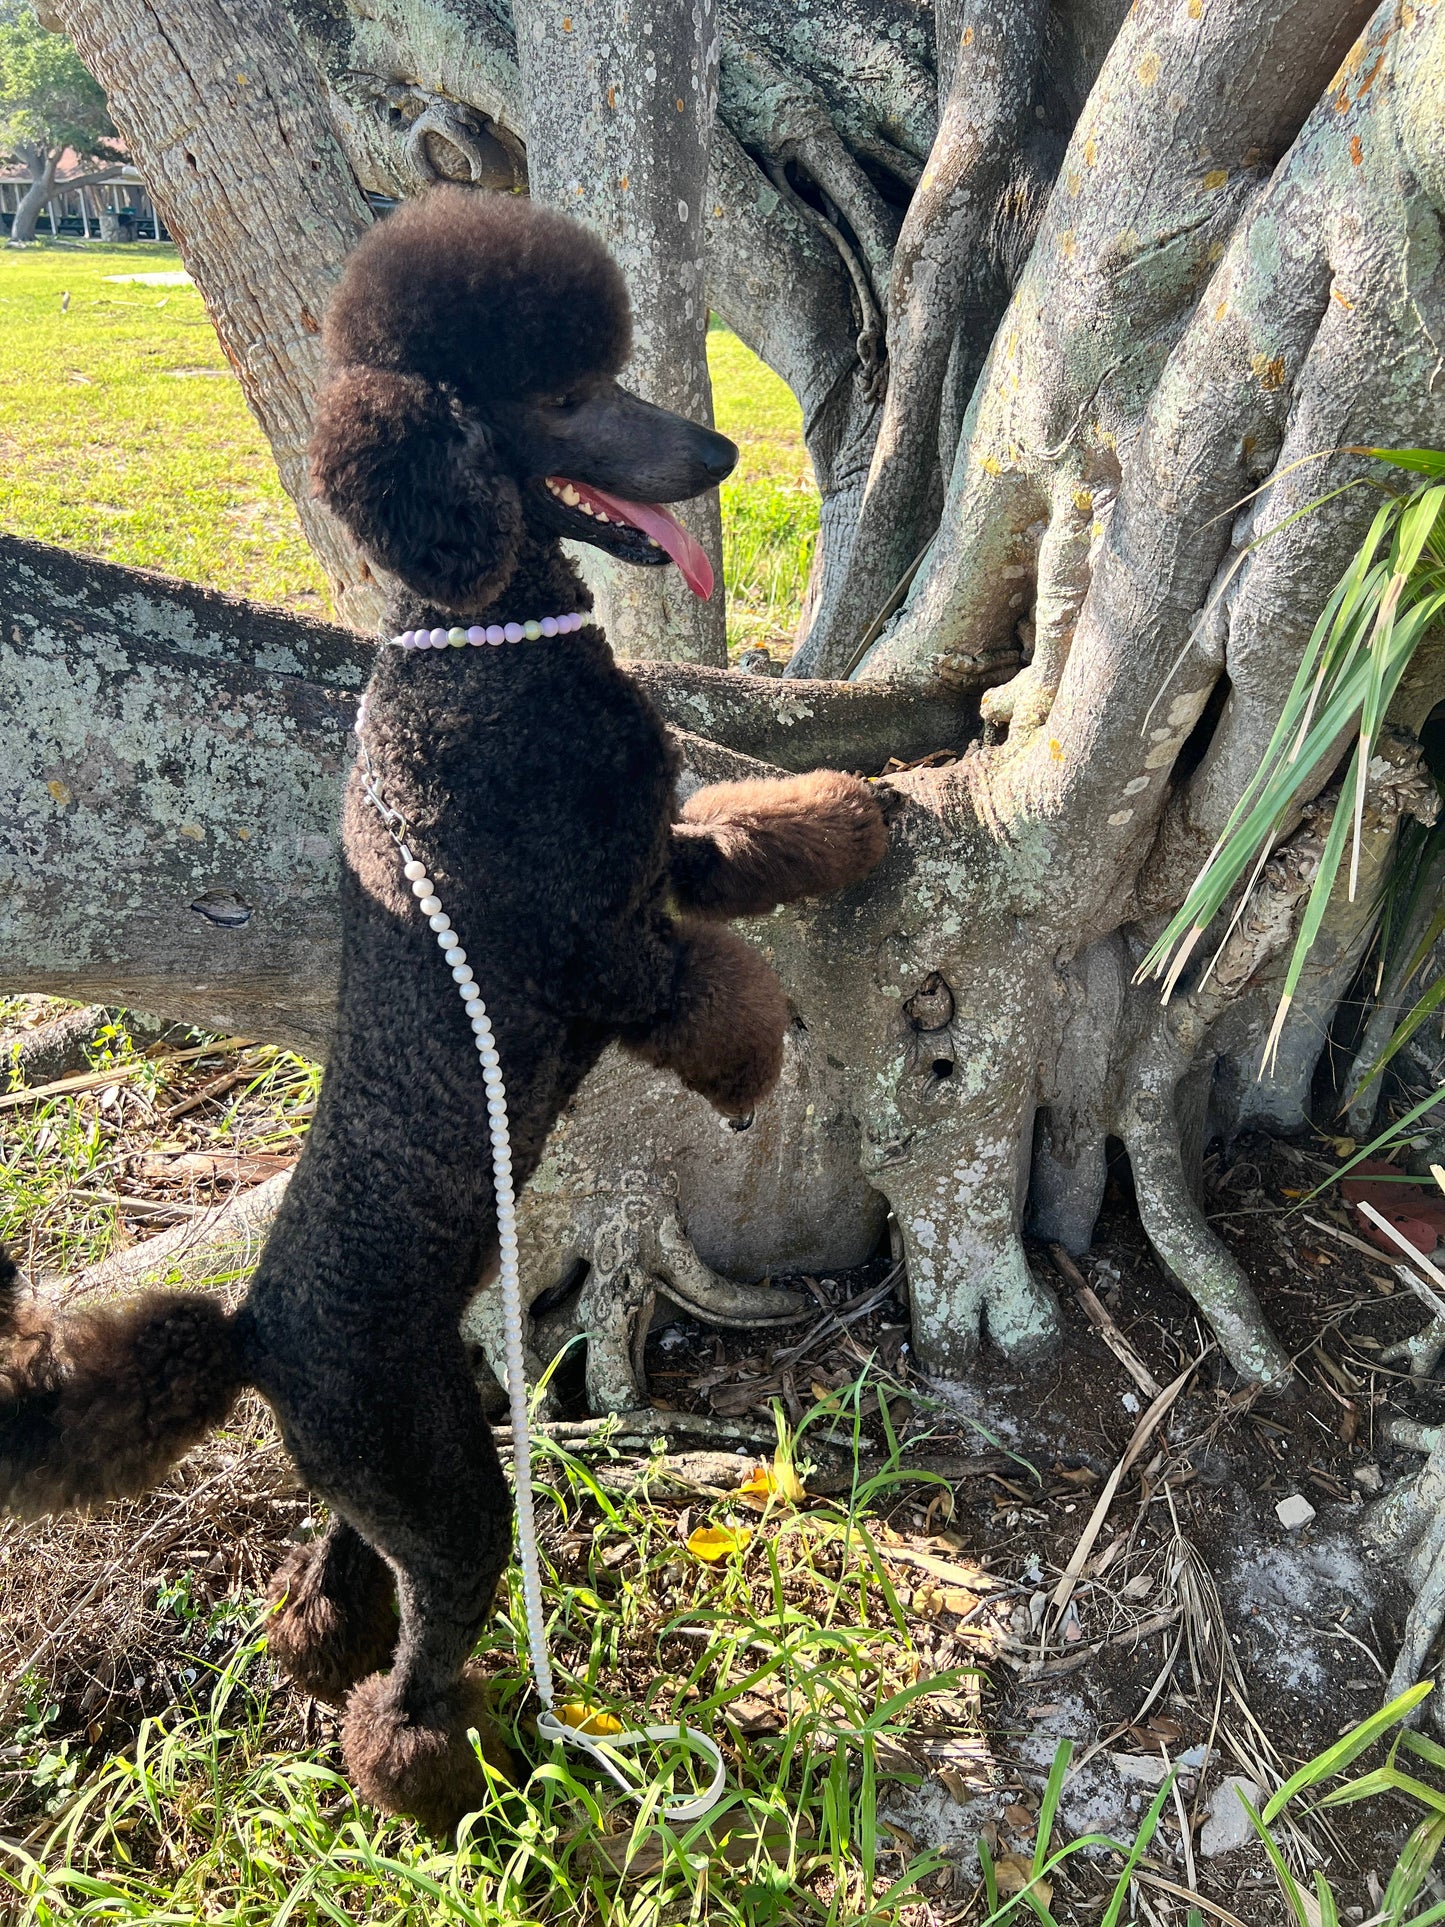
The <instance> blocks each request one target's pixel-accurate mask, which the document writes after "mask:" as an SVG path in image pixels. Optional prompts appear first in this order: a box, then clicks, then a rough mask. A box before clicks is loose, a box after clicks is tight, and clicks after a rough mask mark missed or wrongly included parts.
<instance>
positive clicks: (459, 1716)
mask: <svg viewBox="0 0 1445 1927" xmlns="http://www.w3.org/2000/svg"><path fill="white" fill-rule="evenodd" d="M469 1728H475V1729H476V1734H477V1738H478V1740H479V1741H480V1742H481V1749H482V1753H483V1755H484V1756H485V1758H486V1759H487V1761H488V1762H489V1763H490V1764H491V1765H492V1766H494V1767H496V1769H497V1771H498V1772H499V1773H501V1774H503V1775H504V1776H505V1777H506V1778H508V1779H511V1778H513V1777H514V1776H515V1773H516V1764H515V1762H514V1761H513V1759H512V1756H511V1752H510V1749H509V1748H508V1747H507V1745H506V1742H505V1741H504V1740H503V1739H502V1737H501V1734H500V1731H499V1729H498V1727H497V1723H496V1716H495V1713H494V1712H493V1709H492V1704H491V1696H490V1692H489V1690H488V1687H487V1683H486V1681H485V1680H484V1679H483V1677H482V1675H481V1674H480V1673H479V1672H478V1671H477V1670H476V1668H475V1667H473V1666H467V1667H465V1668H464V1669H463V1671H462V1673H461V1675H460V1677H459V1678H458V1679H457V1681H456V1683H455V1684H454V1685H453V1686H452V1687H450V1688H449V1689H448V1691H447V1692H446V1693H445V1694H444V1695H443V1697H442V1699H441V1701H440V1703H439V1704H437V1705H436V1706H434V1707H432V1708H430V1709H428V1711H427V1712H426V1713H425V1714H423V1715H421V1716H419V1717H418V1716H414V1715H413V1714H412V1713H410V1712H409V1711H408V1710H407V1708H406V1706H405V1705H404V1704H403V1701H402V1699H401V1696H400V1694H399V1692H398V1689H397V1684H396V1681H395V1680H394V1678H393V1677H392V1676H391V1675H390V1674H386V1673H376V1674H373V1676H372V1677H371V1678H370V1679H364V1680H363V1681H362V1682H361V1684H360V1685H359V1686H358V1687H357V1688H356V1690H355V1691H354V1692H353V1693H352V1695H351V1697H350V1699H349V1700H348V1701H347V1702H346V1717H345V1720H344V1722H343V1725H342V1733H341V1745H342V1752H343V1753H344V1755H345V1757H346V1768H347V1772H348V1773H349V1774H350V1776H351V1779H352V1782H353V1784H354V1785H355V1787H356V1790H357V1792H358V1793H359V1794H360V1795H361V1796H362V1798H363V1799H364V1800H368V1801H370V1803H371V1805H372V1806H374V1807H379V1808H380V1809H381V1811H382V1812H383V1813H407V1814H411V1815H413V1816H414V1817H415V1818H416V1819H417V1820H419V1821H420V1822H421V1824H422V1825H423V1826H424V1827H426V1828H427V1829H428V1830H429V1831H430V1832H432V1833H437V1834H448V1833H451V1832H452V1831H453V1829H454V1828H455V1827H456V1825H457V1823H458V1822H459V1821H460V1820H461V1819H462V1817H463V1815H464V1814H467V1813H473V1812H475V1811H476V1809H477V1808H478V1807H480V1806H481V1805H482V1804H483V1803H484V1802H485V1800H486V1797H487V1772H486V1768H485V1767H484V1766H483V1765H482V1763H481V1761H480V1760H479V1759H478V1758H477V1755H476V1751H475V1749H474V1748H473V1746H472V1742H471V1740H470V1739H469V1738H468V1729H469Z"/></svg>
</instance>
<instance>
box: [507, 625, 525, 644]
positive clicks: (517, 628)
mask: <svg viewBox="0 0 1445 1927" xmlns="http://www.w3.org/2000/svg"><path fill="white" fill-rule="evenodd" d="M506 635H507V641H508V642H520V641H521V640H522V625H521V623H520V622H509V623H508V624H507V628H506Z"/></svg>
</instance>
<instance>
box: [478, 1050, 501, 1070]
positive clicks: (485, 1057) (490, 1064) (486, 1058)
mask: <svg viewBox="0 0 1445 1927" xmlns="http://www.w3.org/2000/svg"><path fill="white" fill-rule="evenodd" d="M482 1062H483V1063H484V1064H485V1065H486V1067H487V1069H488V1070H495V1069H496V1067H497V1064H498V1062H499V1059H498V1057H497V1053H496V1052H495V1051H494V1050H484V1051H483V1052H482Z"/></svg>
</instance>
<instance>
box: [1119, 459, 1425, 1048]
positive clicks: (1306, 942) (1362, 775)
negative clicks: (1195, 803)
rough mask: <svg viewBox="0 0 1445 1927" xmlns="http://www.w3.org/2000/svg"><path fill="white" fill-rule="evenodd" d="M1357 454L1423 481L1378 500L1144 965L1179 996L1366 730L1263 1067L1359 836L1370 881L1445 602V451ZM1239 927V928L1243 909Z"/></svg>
mask: <svg viewBox="0 0 1445 1927" xmlns="http://www.w3.org/2000/svg"><path fill="white" fill-rule="evenodd" d="M1351 452H1354V453H1359V454H1368V455H1372V456H1374V457H1375V458H1376V459H1377V460H1378V461H1382V462H1388V463H1391V464H1392V465H1393V466H1394V467H1396V468H1400V469H1404V470H1406V471H1407V472H1410V473H1413V474H1416V475H1419V476H1421V477H1422V480H1421V481H1420V482H1418V483H1417V484H1416V485H1415V486H1414V487H1412V488H1410V489H1408V490H1406V491H1405V492H1404V493H1403V494H1400V495H1389V496H1387V498H1386V500H1385V501H1384V502H1382V503H1381V505H1380V507H1379V509H1378V510H1377V511H1376V514H1375V517H1374V520H1373V521H1372V522H1371V524H1370V528H1369V532H1368V534H1367V535H1366V537H1365V539H1364V541H1363V542H1362V543H1361V544H1360V547H1359V549H1358V550H1357V551H1356V554H1355V556H1354V558H1353V560H1352V561H1351V563H1350V566H1349V567H1348V568H1347V569H1346V571H1345V573H1344V574H1343V576H1342V577H1341V578H1340V580H1339V582H1338V583H1337V584H1336V586H1335V589H1334V591H1333V593H1332V594H1331V596H1330V598H1329V600H1328V601H1327V602H1326V604H1325V607H1324V609H1323V611H1322V612H1321V614H1320V618H1319V620H1318V622H1317V623H1316V624H1315V627H1314V631H1313V633H1312V635H1311V637H1310V640H1309V644H1308V646H1307V647H1306V649H1305V651H1304V654H1303V656H1302V657H1301V660H1300V665H1299V670H1298V672H1297V674H1296V676H1295V679H1294V684H1293V687H1292V688H1291V690H1290V693H1289V696H1288V698H1287V699H1286V702H1285V705H1284V708H1283V710H1282V711H1281V714H1280V718H1279V721H1278V723H1277V724H1276V725H1275V730H1274V734H1273V735H1272V736H1271V738H1270V742H1269V747H1268V748H1267V750H1266V751H1265V753H1264V756H1263V758H1262V759H1261V761H1260V765H1259V768H1258V769H1257V770H1256V772H1255V774H1254V775H1253V777H1252V778H1251V779H1250V781H1249V783H1248V784H1247V785H1246V787H1245V790H1244V793H1243V795H1242V796H1241V797H1240V799H1239V801H1238V803H1237V804H1236V805H1235V807H1234V809H1233V810H1232V811H1231V813H1230V817H1229V821H1228V822H1227V823H1226V825H1225V827H1224V830H1223V833H1222V834H1221V836H1220V838H1219V841H1218V842H1217V843H1216V844H1215V846H1214V848H1213V850H1212V851H1211V852H1210V854H1209V856H1208V858H1207V859H1206V860H1205V863H1204V865H1203V867H1202V868H1201V870H1200V872H1199V874H1198V876H1197V877H1196V878H1195V879H1194V882H1193V884H1192V885H1191V886H1190V889H1189V893H1188V895H1187V896H1186V897H1185V899H1184V901H1183V903H1182V904H1181V905H1180V907H1179V909H1178V911H1177V912H1176V913H1175V915H1174V917H1173V918H1172V919H1171V921H1170V923H1169V925H1168V927H1167V928H1166V929H1165V930H1164V932H1163V934H1162V935H1161V936H1160V937H1159V938H1158V940H1157V941H1156V942H1155V944H1154V945H1153V947H1152V948H1151V949H1150V951H1149V953H1148V955H1147V956H1146V957H1145V959H1144V962H1143V964H1142V966H1141V974H1149V973H1152V974H1153V975H1155V976H1157V977H1162V978H1163V979H1164V996H1165V998H1166V999H1167V998H1168V996H1169V994H1170V992H1171V991H1172V990H1173V988H1174V986H1175V984H1176V983H1177V982H1178V981H1179V977H1180V975H1181V973H1182V972H1183V970H1184V968H1185V966H1186V964H1187V963H1188V961H1189V959H1190V957H1191V956H1192V954H1193V952H1194V950H1195V948H1196V947H1197V945H1198V944H1199V941H1200V939H1201V938H1202V937H1203V936H1204V934H1205V932H1206V931H1207V930H1208V929H1209V927H1210V925H1211V924H1212V923H1213V921H1214V919H1215V918H1216V917H1217V916H1218V915H1219V913H1220V912H1221V911H1222V910H1223V909H1224V907H1225V905H1226V904H1227V903H1228V901H1229V899H1230V897H1231V896H1232V895H1234V893H1235V892H1236V891H1237V890H1240V885H1241V883H1242V882H1243V883H1244V886H1245V887H1244V888H1243V890H1242V891H1240V894H1239V898H1238V904H1237V906H1236V909H1235V911H1234V918H1235V919H1237V918H1238V917H1239V915H1240V914H1241V912H1242V910H1243V906H1244V904H1245V902H1246V901H1247V900H1248V897H1249V893H1250V889H1251V888H1252V887H1253V885H1254V883H1255V881H1256V879H1257V878H1258V877H1259V875H1260V873H1261V871H1262V870H1263V868H1264V865H1265V863H1266V862H1267V861H1268V859H1269V855H1270V852H1271V851H1272V850H1273V849H1274V847H1275V843H1276V840H1277V839H1278V837H1279V835H1280V832H1281V830H1282V829H1283V827H1284V826H1285V824H1286V823H1287V822H1288V821H1289V820H1290V819H1291V818H1292V817H1293V816H1294V815H1295V814H1296V813H1297V811H1298V809H1299V807H1300V804H1301V802H1302V801H1304V800H1306V799H1307V798H1308V796H1309V795H1310V794H1311V793H1312V791H1313V790H1314V789H1315V788H1317V787H1318V783H1319V779H1320V777H1321V775H1322V774H1323V773H1324V772H1325V771H1326V770H1327V769H1328V767H1329V765H1330V763H1331V762H1332V761H1333V760H1334V759H1335V758H1337V757H1338V755H1339V751H1340V746H1341V744H1342V743H1344V742H1346V741H1348V740H1349V738H1350V737H1351V736H1353V738H1354V748H1353V751H1352V753H1351V756H1350V763H1349V768H1348V771H1347V774H1346V776H1345V780H1344V784H1343V787H1342V789H1341V793H1340V797H1339V799H1338V801H1337V802H1336V804H1335V807H1334V811H1333V813H1332V816H1331V820H1330V827H1329V830H1328V832H1327V834H1326V837H1325V845H1324V851H1323V853H1322V855H1321V858H1320V864H1319V869H1318V870H1317V872H1316V874H1315V878H1314V882H1313V885H1312V886H1311V889H1310V895H1309V901H1308V903H1307V905H1306V907H1305V913H1304V916H1303V918H1302V919H1301V922H1300V929H1299V933H1298V936H1297V937H1296V940H1295V946H1294V951H1293V954H1292V955H1291V957H1290V962H1289V968H1288V970H1287V972H1286V975H1285V983H1284V990H1283V992H1282V994H1281V996H1280V1000H1279V1005H1278V1008H1277V1009H1276V1011H1275V1015H1274V1022H1273V1024H1272V1025H1271V1027H1270V1032H1269V1037H1268V1039H1267V1040H1266V1043H1265V1048H1264V1054H1263V1058H1262V1062H1261V1066H1260V1072H1261V1075H1263V1074H1264V1073H1265V1072H1266V1071H1267V1070H1268V1069H1270V1068H1271V1067H1272V1066H1273V1063H1274V1060H1275V1053H1276V1051H1277V1049H1278V1046H1279V1038H1280V1032H1281V1031H1282V1029H1283V1027H1284V1021H1285V1018H1286V1017H1287V1016H1288V1014H1289V1008H1290V1005H1291V1003H1292V1001H1293V999H1294V994H1295V991H1296V989H1297V988H1298V985H1299V980H1300V974H1301V972H1302V971H1303V969H1304V963H1305V959H1306V957H1307V956H1308V955H1309V951H1310V948H1311V946H1312V945H1313V943H1314V940H1315V938H1316V936H1317V935H1318V933H1319V928H1320V924H1321V922H1322V921H1323V918H1324V913H1325V906H1326V905H1327V903H1328V902H1329V899H1330V894H1331V892H1332V891H1333V889H1334V886H1335V880H1336V878H1337V876H1338V875H1339V871H1340V866H1341V863H1342V862H1343V860H1344V853H1345V845H1346V842H1347V840H1348V841H1349V842H1350V845H1351V849H1350V861H1349V894H1350V897H1351V899H1352V900H1353V898H1354V896H1355V893H1356V890H1357V889H1358V886H1359V871H1360V840H1361V829H1362V823H1363V817H1364V804H1365V788H1366V782H1367V779H1368V774H1369V766H1370V757H1371V753H1372V752H1373V750H1374V748H1375V746H1376V744H1377V743H1378V741H1379V736H1380V730H1381V728H1382V726H1383V724H1384V721H1385V717H1386V715H1387V714H1388V712H1389V707H1390V703H1391V701H1392V700H1393V698H1394V695H1395V692H1396V690H1397V689H1398V688H1399V685H1400V679H1401V678H1402V676H1403V675H1404V673H1405V671H1406V669H1407V668H1408V667H1409V664H1410V661H1411V658H1412V657H1413V655H1414V653H1415V650H1416V649H1417V648H1418V646H1419V644H1420V642H1421V640H1422V638H1423V637H1424V636H1425V634H1426V633H1427V632H1428V630H1429V628H1430V625H1431V624H1432V623H1433V622H1435V621H1436V620H1437V619H1438V618H1439V617H1440V615H1441V614H1442V612H1445V453H1441V452H1440V451H1438V450H1435V449H1390V448H1371V449H1360V450H1355V451H1351ZM1338 492H1339V491H1335V493H1338ZM1332 499H1334V497H1333V495H1330V496H1322V497H1321V498H1320V499H1319V501H1318V502H1315V503H1312V504H1310V505H1309V506H1310V508H1311V509H1314V508H1318V507H1319V506H1321V505H1322V504H1323V503H1324V502H1325V501H1329V500H1332ZM1301 512H1307V511H1301ZM1289 519H1290V520H1294V519H1296V518H1295V517H1291V518H1289ZM1279 526H1280V527H1284V526H1285V524H1284V523H1281V524H1280V525H1279ZM1275 532H1276V531H1271V533H1275ZM1246 877H1247V879H1248V880H1247V882H1245V879H1246ZM1229 927H1230V928H1231V929H1232V928H1233V921H1231V924H1230V926H1229ZM1226 934H1227V933H1226Z"/></svg>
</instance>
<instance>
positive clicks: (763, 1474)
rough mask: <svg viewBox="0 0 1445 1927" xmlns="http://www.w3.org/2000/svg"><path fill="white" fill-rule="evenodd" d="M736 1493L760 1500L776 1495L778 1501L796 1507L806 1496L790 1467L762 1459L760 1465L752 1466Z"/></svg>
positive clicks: (800, 1481) (775, 1461)
mask: <svg viewBox="0 0 1445 1927" xmlns="http://www.w3.org/2000/svg"><path fill="white" fill-rule="evenodd" d="M738 1491H739V1492H747V1493H751V1494H754V1495H755V1496H756V1497H758V1498H762V1499H766V1498H770V1497H771V1496H772V1495H773V1494H774V1493H776V1494H777V1495H778V1497H779V1498H780V1499H787V1500H788V1501H789V1502H790V1504H792V1505H797V1504H798V1502H799V1500H801V1499H803V1498H804V1497H805V1496H806V1494H805V1493H804V1491H803V1481H802V1480H801V1479H800V1478H799V1477H798V1475H797V1473H796V1472H795V1471H794V1470H793V1467H792V1465H791V1464H782V1465H780V1464H779V1463H778V1461H777V1460H776V1459H773V1460H772V1461H771V1462H769V1461H768V1460H767V1459H764V1460H763V1461H762V1463H761V1464H760V1465H756V1466H754V1467H753V1469H752V1471H751V1472H749V1474H748V1476H747V1477H746V1478H745V1479H744V1480H743V1482H742V1484H741V1485H740V1486H739V1487H738Z"/></svg>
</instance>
